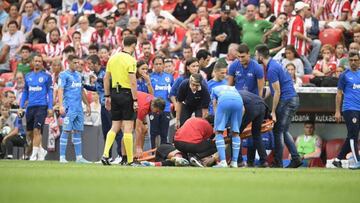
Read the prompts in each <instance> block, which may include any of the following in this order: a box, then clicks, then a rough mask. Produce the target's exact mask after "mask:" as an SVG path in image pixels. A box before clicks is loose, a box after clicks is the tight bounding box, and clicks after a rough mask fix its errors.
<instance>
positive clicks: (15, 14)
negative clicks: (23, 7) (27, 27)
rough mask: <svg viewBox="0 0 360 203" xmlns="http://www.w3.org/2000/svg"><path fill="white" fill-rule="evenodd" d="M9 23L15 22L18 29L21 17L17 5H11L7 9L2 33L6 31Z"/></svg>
mask: <svg viewBox="0 0 360 203" xmlns="http://www.w3.org/2000/svg"><path fill="white" fill-rule="evenodd" d="M10 21H16V22H17V23H18V25H19V26H18V27H20V25H21V15H20V13H19V8H18V6H17V4H12V5H10V7H9V16H8V18H7V19H6V21H5V23H4V25H3V30H2V31H3V33H5V32H6V31H7V29H8V23H9V22H10Z"/></svg>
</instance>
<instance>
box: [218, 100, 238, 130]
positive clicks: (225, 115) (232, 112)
mask: <svg viewBox="0 0 360 203" xmlns="http://www.w3.org/2000/svg"><path fill="white" fill-rule="evenodd" d="M242 114H243V101H242V99H226V100H223V101H220V102H219V103H218V106H217V110H216V114H215V126H214V128H215V130H216V131H225V129H226V126H227V124H228V123H229V125H230V128H231V131H232V132H235V133H239V132H240V126H241V122H242Z"/></svg>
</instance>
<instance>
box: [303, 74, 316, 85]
mask: <svg viewBox="0 0 360 203" xmlns="http://www.w3.org/2000/svg"><path fill="white" fill-rule="evenodd" d="M313 78H314V75H312V74H310V75H304V76H303V77H302V78H301V79H302V82H303V84H309V83H310V80H311V79H313Z"/></svg>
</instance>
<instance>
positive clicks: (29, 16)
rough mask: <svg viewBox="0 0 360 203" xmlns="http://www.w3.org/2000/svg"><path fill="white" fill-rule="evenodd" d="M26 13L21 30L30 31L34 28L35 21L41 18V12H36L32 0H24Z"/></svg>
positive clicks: (23, 16)
mask: <svg viewBox="0 0 360 203" xmlns="http://www.w3.org/2000/svg"><path fill="white" fill-rule="evenodd" d="M23 2H24V6H25V13H24V14H23V15H22V19H21V31H22V32H23V33H25V35H26V33H28V32H30V31H31V30H32V28H33V24H34V21H35V20H36V19H38V18H39V14H38V13H37V12H35V10H34V9H35V5H34V3H33V2H32V1H29V0H24V1H23Z"/></svg>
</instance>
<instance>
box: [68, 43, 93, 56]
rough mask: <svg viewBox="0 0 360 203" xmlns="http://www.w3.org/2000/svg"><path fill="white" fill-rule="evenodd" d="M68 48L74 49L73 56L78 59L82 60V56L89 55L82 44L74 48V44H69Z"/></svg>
mask: <svg viewBox="0 0 360 203" xmlns="http://www.w3.org/2000/svg"><path fill="white" fill-rule="evenodd" d="M70 46H72V47H74V49H75V54H76V56H78V57H79V58H83V56H87V55H89V49H88V48H87V47H86V46H85V45H83V44H80V46H79V47H76V46H75V44H74V43H71V44H70Z"/></svg>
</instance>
